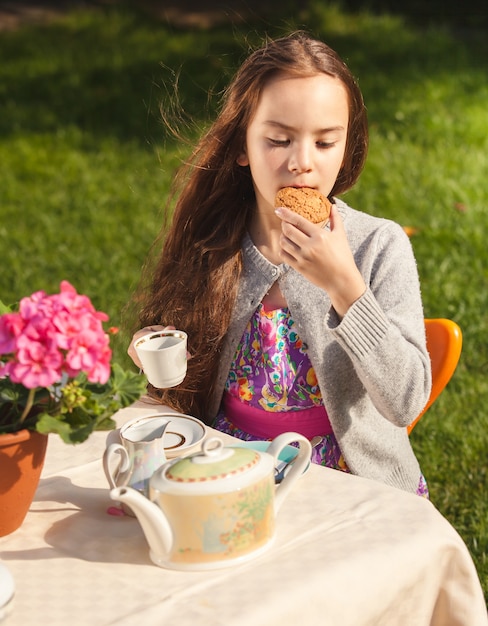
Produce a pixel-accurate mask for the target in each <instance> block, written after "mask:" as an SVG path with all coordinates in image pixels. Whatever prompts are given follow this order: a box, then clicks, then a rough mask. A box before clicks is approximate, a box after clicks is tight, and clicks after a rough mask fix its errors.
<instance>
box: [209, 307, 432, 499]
mask: <svg viewBox="0 0 488 626" xmlns="http://www.w3.org/2000/svg"><path fill="white" fill-rule="evenodd" d="M213 427H214V428H216V429H217V430H219V431H221V432H225V433H227V434H230V435H233V436H234V437H237V438H239V439H243V440H245V441H257V440H263V439H273V438H274V437H276V435H277V434H279V433H280V432H286V431H290V430H291V431H294V432H299V433H301V434H303V435H304V436H306V437H307V438H308V439H311V438H312V437H314V436H320V437H321V439H320V440H319V442H318V443H316V444H315V445H314V447H313V451H312V462H313V463H317V464H319V465H324V466H325V467H330V468H333V469H338V470H341V471H343V472H350V470H349V468H348V467H347V463H346V462H345V460H344V457H343V455H342V452H341V450H340V447H339V444H338V442H337V439H336V437H335V435H334V433H333V430H332V428H331V425H330V422H329V418H328V416H327V411H326V409H325V407H324V405H323V401H322V394H321V393H320V389H319V386H318V383H317V377H316V375H315V371H314V369H313V367H312V364H311V363H310V359H309V357H308V354H307V346H306V344H305V343H303V341H302V340H301V339H300V337H299V335H298V333H297V331H296V329H295V323H294V321H293V319H292V318H291V315H290V311H289V310H288V308H282V309H274V310H269V311H268V310H266V308H265V307H264V306H263V304H262V303H261V304H260V305H259V306H258V308H257V309H256V311H255V312H254V315H253V316H252V318H251V319H250V320H249V322H248V324H247V327H246V329H245V331H244V334H243V336H242V339H241V341H240V343H239V346H238V348H237V351H236V354H235V357H234V360H233V362H232V364H231V367H230V370H229V375H228V378H227V382H226V385H225V391H224V399H223V403H222V409H221V411H220V413H219V414H218V416H217V417H216V419H215V422H214V424H213ZM417 493H418V494H419V495H423V496H425V497H428V490H427V484H426V482H425V479H424V477H423V476H421V477H420V482H419V488H418V491H417Z"/></svg>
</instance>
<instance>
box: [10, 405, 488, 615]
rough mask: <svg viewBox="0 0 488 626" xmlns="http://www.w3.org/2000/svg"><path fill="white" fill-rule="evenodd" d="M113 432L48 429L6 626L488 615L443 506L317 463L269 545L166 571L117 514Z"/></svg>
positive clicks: (17, 543)
mask: <svg viewBox="0 0 488 626" xmlns="http://www.w3.org/2000/svg"><path fill="white" fill-rule="evenodd" d="M144 407H147V405H144V404H143V403H138V404H137V405H136V406H135V407H131V408H129V409H124V410H123V411H121V412H119V414H118V416H117V419H118V423H119V425H120V424H121V423H123V422H125V421H127V420H128V419H131V418H133V417H135V416H137V415H139V414H143V413H146V412H148V411H150V412H154V411H153V410H152V409H151V408H149V409H148V408H144ZM105 440H106V433H95V434H94V435H92V437H90V439H89V440H88V441H87V442H85V443H84V444H81V445H79V446H75V447H72V446H67V445H66V444H63V443H62V442H61V441H60V440H59V439H58V438H57V437H55V436H52V437H51V438H50V441H49V445H48V452H47V458H46V464H45V467H44V470H43V476H42V479H41V483H40V486H39V488H38V491H37V494H36V498H35V501H34V503H33V505H32V507H31V510H30V512H29V513H28V515H27V518H26V520H25V521H24V524H23V525H22V527H21V528H20V529H19V530H17V531H16V532H15V533H12V534H11V535H9V536H7V537H4V538H1V539H0V560H1V562H2V563H3V564H4V565H6V566H7V568H8V569H9V570H10V572H11V574H12V575H13V577H14V580H15V584H16V596H15V599H14V604H13V609H12V612H11V615H10V616H9V617H8V618H7V621H6V622H5V624H6V625H7V626H29V625H30V624H36V625H43V626H44V625H49V626H57V625H62V626H66V625H68V626H78V625H80V626H84V625H90V626H102V625H109V624H117V625H118V626H123V625H127V626H129V625H130V626H132V625H136V624H137V625H140V624H144V625H145V626H150V625H157V626H162V625H165V626H169V625H170V624H171V625H173V624H174V625H175V626H176V625H177V626H186V625H188V626H190V625H191V626H205V625H208V626H219V625H225V626H250V625H252V626H261V625H262V626H273V625H274V624H276V625H277V626H284V625H288V624H298V623H300V624H306V623H309V624H312V623H316V624H321V625H325V626H327V625H329V624H330V625H334V626H335V625H339V624H340V625H341V626H382V625H384V626H397V625H405V626H424V625H425V626H427V625H429V626H458V625H459V626H461V625H463V626H487V624H488V619H487V616H486V605H485V602H484V598H483V594H482V590H481V587H480V583H479V579H478V576H477V573H476V571H475V568H474V565H473V562H472V560H471V557H470V555H469V553H468V550H467V548H466V546H465V544H464V543H463V541H462V539H461V538H460V537H459V535H458V534H457V533H456V531H455V530H454V529H453V528H452V526H451V525H450V524H449V523H448V522H447V521H446V520H445V519H444V518H443V517H442V516H441V515H440V514H439V513H438V511H437V510H436V509H435V507H434V506H433V505H432V504H431V503H429V502H428V501H426V500H424V499H423V498H420V497H418V496H415V495H410V494H407V493H404V492H402V491H399V490H397V489H393V488H389V487H386V486H383V485H381V484H377V483H375V482H372V481H368V480H364V479H361V478H357V477H353V476H349V475H346V474H343V473H341V472H338V471H334V470H328V469H325V468H321V467H317V466H315V465H313V466H311V467H310V469H309V471H308V472H307V473H306V474H304V475H303V476H302V477H301V478H300V480H299V481H298V482H297V484H296V485H295V486H294V488H293V491H292V493H291V494H290V496H289V497H288V499H287V500H286V501H285V503H284V504H283V506H282V507H281V509H280V512H279V516H278V523H277V536H276V540H275V542H274V544H273V546H272V547H271V548H270V549H269V550H268V551H267V552H266V553H265V554H263V555H261V556H259V557H257V558H256V559H254V560H252V561H249V562H247V563H245V564H243V565H239V566H236V567H232V568H226V569H221V570H214V571H211V572H179V571H173V570H165V569H161V568H158V567H156V566H155V565H153V564H152V563H151V561H150V559H149V553H148V548H147V544H146V541H145V538H144V536H143V534H142V531H141V529H140V526H139V524H138V522H137V520H135V519H134V518H131V517H128V516H126V517H114V516H111V515H108V514H107V512H106V511H107V508H108V507H110V506H111V505H113V502H112V501H111V500H110V499H109V495H108V486H107V484H106V480H105V476H104V474H103V469H102V463H101V457H102V454H103V450H104V447H105ZM2 626H3V624H2Z"/></svg>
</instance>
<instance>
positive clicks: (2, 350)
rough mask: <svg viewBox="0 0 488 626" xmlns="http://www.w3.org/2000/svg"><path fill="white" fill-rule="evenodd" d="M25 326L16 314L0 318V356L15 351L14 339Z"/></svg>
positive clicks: (8, 314) (6, 314) (7, 314)
mask: <svg viewBox="0 0 488 626" xmlns="http://www.w3.org/2000/svg"><path fill="white" fill-rule="evenodd" d="M24 326H25V322H24V320H23V319H22V318H21V317H20V315H19V314H18V313H5V314H4V315H2V316H0V354H10V353H11V352H15V350H16V345H17V342H16V339H17V337H19V336H20V334H21V333H22V331H23V329H24Z"/></svg>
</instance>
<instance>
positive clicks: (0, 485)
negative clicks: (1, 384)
mask: <svg viewBox="0 0 488 626" xmlns="http://www.w3.org/2000/svg"><path fill="white" fill-rule="evenodd" d="M47 440H48V437H47V435H41V434H39V433H37V432H33V431H30V430H26V429H24V430H20V431H19V432H17V433H12V434H9V435H0V537H3V536H5V535H8V534H10V533H12V532H13V531H14V530H17V528H19V527H20V526H21V524H22V522H23V521H24V518H25V516H26V515H27V511H28V510H29V507H30V505H31V502H32V500H33V498H34V494H35V492H36V489H37V485H38V484H39V479H40V477H41V470H42V466H43V465H44V458H45V456H46V447H47Z"/></svg>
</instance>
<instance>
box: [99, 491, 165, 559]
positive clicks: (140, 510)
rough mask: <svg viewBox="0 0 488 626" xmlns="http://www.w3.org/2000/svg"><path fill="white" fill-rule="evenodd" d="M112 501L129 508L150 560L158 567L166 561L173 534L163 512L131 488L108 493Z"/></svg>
mask: <svg viewBox="0 0 488 626" xmlns="http://www.w3.org/2000/svg"><path fill="white" fill-rule="evenodd" d="M110 497H111V498H112V500H116V501H118V502H122V503H124V504H126V505H127V506H129V507H130V508H131V509H132V511H133V512H134V515H135V516H136V517H137V520H138V522H139V524H140V525H141V527H142V530H143V532H144V535H145V537H146V541H147V543H148V545H149V553H150V556H151V560H152V561H153V562H154V563H155V564H156V565H159V566H162V565H163V564H164V563H166V562H167V561H168V558H169V553H170V550H171V547H172V544H173V533H172V531H171V527H170V525H169V522H168V520H167V519H166V516H165V514H164V513H163V511H162V510H161V509H160V508H159V507H158V505H157V504H155V503H154V502H151V500H149V499H148V498H146V497H145V496H143V495H142V494H141V493H139V492H138V491H136V490H135V489H132V487H116V488H115V489H112V490H111V491H110Z"/></svg>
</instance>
